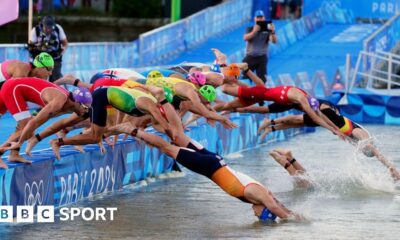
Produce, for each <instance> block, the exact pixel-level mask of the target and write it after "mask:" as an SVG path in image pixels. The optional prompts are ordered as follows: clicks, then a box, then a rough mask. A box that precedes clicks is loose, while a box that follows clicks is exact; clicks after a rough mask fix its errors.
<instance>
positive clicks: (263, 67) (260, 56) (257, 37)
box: [243, 10, 278, 83]
mask: <svg viewBox="0 0 400 240" xmlns="http://www.w3.org/2000/svg"><path fill="white" fill-rule="evenodd" d="M254 15H255V17H254V21H255V23H256V24H254V26H252V27H248V28H247V29H246V33H245V34H244V36H243V39H244V40H245V41H246V42H247V43H246V56H245V57H244V59H243V62H245V63H247V64H248V66H249V69H250V70H252V71H254V70H255V71H256V73H257V76H258V77H259V78H261V79H262V80H263V82H264V83H265V82H266V81H267V78H266V75H267V63H268V57H267V51H268V43H269V41H272V42H273V43H276V42H277V41H278V38H277V37H276V35H275V26H274V24H273V23H268V24H267V29H266V30H262V29H261V27H260V25H259V24H257V23H258V22H265V16H264V12H263V11H262V10H257V11H256V12H255V14H254Z"/></svg>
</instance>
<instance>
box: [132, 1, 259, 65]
mask: <svg viewBox="0 0 400 240" xmlns="http://www.w3.org/2000/svg"><path fill="white" fill-rule="evenodd" d="M251 7H252V2H251V1H246V0H234V1H228V2H224V3H222V4H219V5H217V6H214V7H210V8H207V9H205V10H203V11H201V12H199V13H196V14H194V15H193V16H190V17H188V18H186V19H183V20H180V21H178V22H175V23H172V24H168V25H166V26H163V27H161V28H158V29H155V30H153V31H151V32H147V33H144V34H141V35H140V37H139V42H140V43H139V45H140V48H139V49H140V50H139V53H140V57H141V59H140V65H142V66H148V65H157V64H163V63H165V62H167V61H168V60H170V58H171V57H172V56H174V55H176V54H178V53H180V52H183V51H185V50H187V49H188V48H191V47H193V46H195V45H197V44H199V43H201V42H202V41H204V40H206V39H207V38H209V37H210V36H212V35H215V34H218V33H221V32H224V31H226V30H228V29H230V28H233V27H236V26H239V25H240V24H242V23H243V22H245V21H247V20H248V19H249V18H250V16H251Z"/></svg>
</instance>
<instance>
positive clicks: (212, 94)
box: [199, 85, 217, 102]
mask: <svg viewBox="0 0 400 240" xmlns="http://www.w3.org/2000/svg"><path fill="white" fill-rule="evenodd" d="M199 92H200V94H201V96H203V97H204V98H205V99H206V100H207V101H209V102H214V100H215V99H216V98H217V91H216V90H215V88H214V87H213V86H211V85H204V86H202V87H201V88H200V89H199Z"/></svg>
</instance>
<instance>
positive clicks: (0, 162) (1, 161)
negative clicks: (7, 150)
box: [0, 158, 8, 169]
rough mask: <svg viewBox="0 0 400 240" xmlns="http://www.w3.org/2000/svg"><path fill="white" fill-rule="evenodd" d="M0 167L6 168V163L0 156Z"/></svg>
mask: <svg viewBox="0 0 400 240" xmlns="http://www.w3.org/2000/svg"><path fill="white" fill-rule="evenodd" d="M0 168H3V169H8V166H7V164H6V163H5V162H3V159H1V158H0Z"/></svg>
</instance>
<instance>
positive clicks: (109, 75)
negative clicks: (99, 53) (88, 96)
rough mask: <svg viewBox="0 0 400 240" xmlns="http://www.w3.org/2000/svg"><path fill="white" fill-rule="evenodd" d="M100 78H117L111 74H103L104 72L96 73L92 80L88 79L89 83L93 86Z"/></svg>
mask: <svg viewBox="0 0 400 240" xmlns="http://www.w3.org/2000/svg"><path fill="white" fill-rule="evenodd" d="M100 78H117V76H116V75H114V74H112V72H111V73H104V72H98V73H96V74H95V75H93V76H92V78H90V83H91V84H93V83H95V82H96V81H97V79H100Z"/></svg>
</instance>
